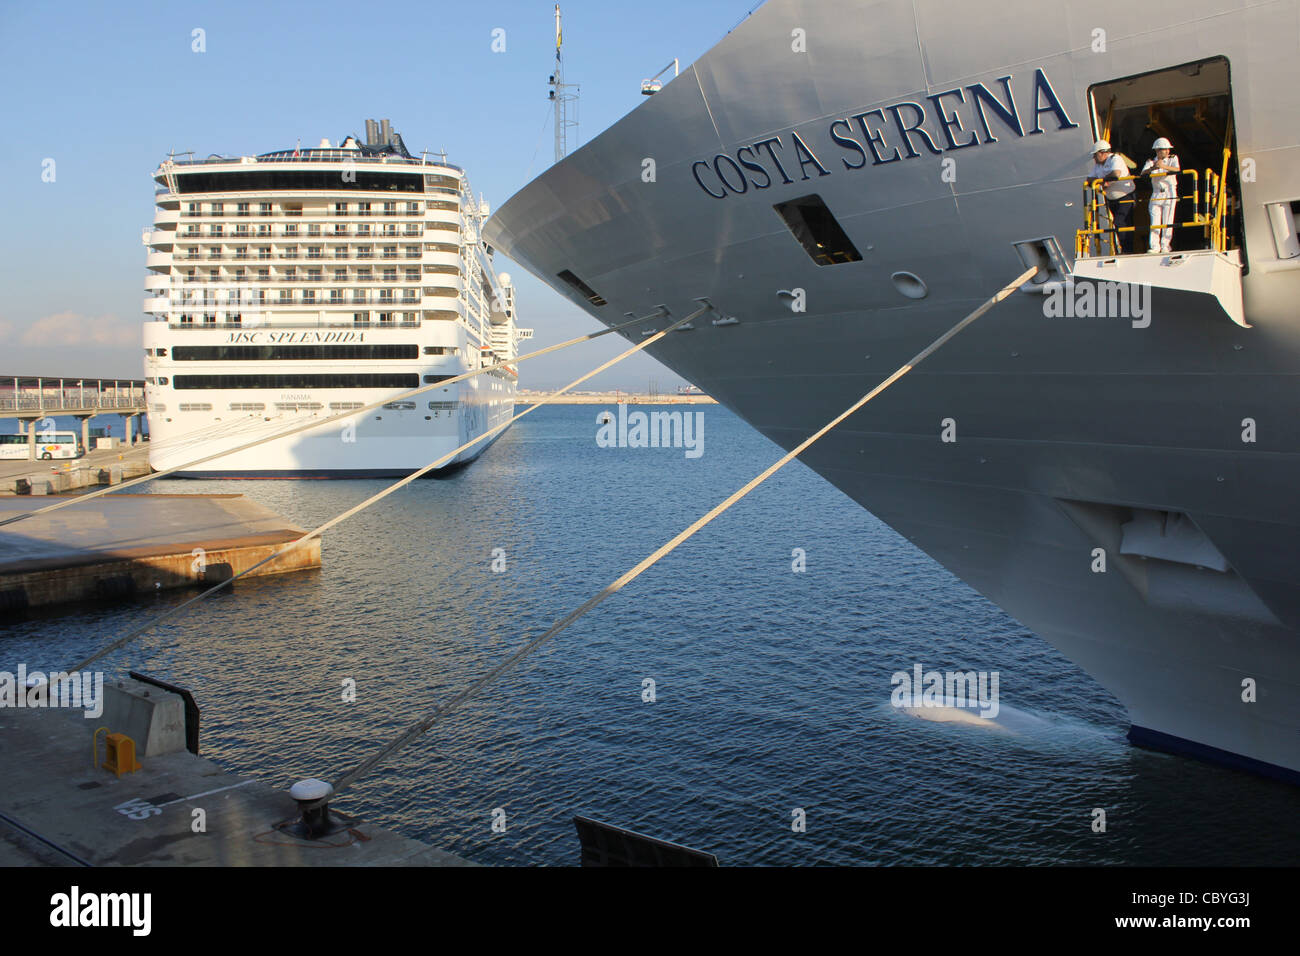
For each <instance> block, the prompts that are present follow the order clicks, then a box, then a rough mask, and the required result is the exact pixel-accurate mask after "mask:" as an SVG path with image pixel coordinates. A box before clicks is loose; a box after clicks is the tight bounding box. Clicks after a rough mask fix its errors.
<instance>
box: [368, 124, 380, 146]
mask: <svg viewBox="0 0 1300 956" xmlns="http://www.w3.org/2000/svg"><path fill="white" fill-rule="evenodd" d="M378 139H379V124H378V123H376V122H375V121H374V120H372V119H368V120H366V145H367V146H374V145H376V140H378Z"/></svg>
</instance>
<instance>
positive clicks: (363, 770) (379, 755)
mask: <svg viewBox="0 0 1300 956" xmlns="http://www.w3.org/2000/svg"><path fill="white" fill-rule="evenodd" d="M1037 272H1038V267H1037V266H1034V267H1032V268H1030V269H1028V270H1026V271H1025V272H1023V273H1022V274H1021V275H1020V276H1019V277H1017V278H1016V279H1014V280H1013V281H1011V282H1009V283H1008V284H1007V285H1005V286H1003V287H1002V288H1001V289H1000V290H998V292H997V294H996V295H994V296H993V297H992V298H991V299H989V300H988V301H986V302H985V303H984V304H983V305H981V306H980V307H979V308H977V309H976V310H975V311H974V312H972V313H970V314H969V315H967V316H966V317H965V318H964V319H962V320H961V321H960V322H958V323H957V324H956V325H954V326H953V327H952V328H950V329H949V330H948V331H947V332H945V333H944V334H943V335H941V336H939V337H938V338H937V339H935V340H934V341H933V342H931V343H930V344H929V345H927V346H926V347H925V348H924V349H922V350H921V351H920V352H917V353H916V355H914V356H913V357H912V358H911V359H909V360H908V361H907V363H906V364H904V365H902V366H900V367H899V369H898V370H897V371H896V372H894V374H893V375H890V376H889V378H887V379H885V380H884V381H883V382H881V383H880V384H879V385H877V386H876V387H875V388H873V389H872V390H871V391H869V392H867V394H866V395H863V396H862V397H861V398H860V399H858V400H857V401H856V402H854V403H853V404H852V405H850V406H849V407H848V408H846V409H845V410H844V411H843V412H841V413H840V414H838V415H836V416H835V417H834V418H832V419H831V420H830V421H829V422H827V423H826V424H825V425H823V426H822V427H821V428H819V429H817V431H815V432H813V433H812V434H811V435H809V436H808V437H807V438H805V439H804V440H803V441H802V442H800V443H799V444H798V445H796V446H795V447H794V448H792V449H791V450H790V451H788V452H786V454H784V455H783V456H781V458H780V459H778V460H777V461H776V463H775V464H772V465H770V466H769V467H768V468H767V469H766V470H764V471H763V472H762V473H760V474H759V475H758V476H757V477H755V478H753V479H751V480H750V481H749V483H748V484H746V485H745V486H744V487H742V488H740V489H739V490H738V491H735V492H733V493H732V494H731V496H730V497H728V498H727V499H726V500H725V501H722V502H721V503H719V504H717V505H715V506H714V507H713V508H712V509H711V510H710V511H709V512H708V513H707V514H705V515H704V516H703V517H701V518H699V519H697V520H696V521H695V522H694V523H693V524H692V525H691V526H690V527H688V528H686V530H684V531H682V532H680V533H679V534H678V535H677V536H676V537H674V538H673V539H672V540H670V541H668V542H667V543H666V544H664V545H661V546H660V547H659V548H658V549H657V550H656V551H654V552H653V553H652V554H651V555H650V556H649V557H647V558H645V559H644V560H643V561H641V563H640V564H638V565H637V566H636V567H634V568H632V569H631V570H630V571H627V572H625V573H624V574H623V575H622V576H620V577H619V578H617V579H616V580H614V581H612V582H610V584H608V585H606V587H605V589H604V590H602V591H601V592H600V593H598V594H596V595H595V596H593V597H591V598H588V599H587V601H586V602H585V603H584V604H582V605H581V606H580V607H578V608H576V609H575V610H573V611H570V612H569V613H568V614H566V615H565V616H564V617H562V618H560V619H559V620H558V621H556V622H555V623H554V624H552V625H551V626H550V627H549V628H547V630H546V631H545V633H543V634H541V635H540V636H538V637H535V638H533V639H532V640H531V641H528V642H527V643H525V644H524V645H522V646H521V647H519V648H518V649H517V650H516V651H515V652H514V653H512V654H511V655H510V656H509V657H506V658H505V659H503V660H501V661H499V662H498V663H497V664H496V665H495V666H494V667H493V668H492V669H491V670H489V671H488V672H487V673H486V674H484V675H483V676H482V677H480V678H479V679H478V680H476V681H475V682H474V683H473V684H471V685H470V686H469V687H467V688H465V689H464V690H462V691H460V692H459V693H457V694H455V695H453V696H452V697H451V698H450V699H449V700H447V701H446V702H445V703H443V704H441V705H439V706H438V707H436V708H435V709H434V710H433V711H431V712H430V713H429V714H428V715H427V716H425V717H423V718H422V719H420V720H419V721H417V722H416V723H415V724H413V725H412V726H411V727H410V728H409V729H407V730H406V731H405V732H403V733H402V734H401V736H399V737H397V738H396V739H394V740H392V741H390V742H389V743H387V744H385V745H384V746H383V747H381V748H380V749H379V750H378V751H377V752H376V753H375V754H374V755H372V756H370V757H368V758H367V759H366V760H364V761H362V762H361V763H360V764H358V765H357V766H356V767H355V768H353V769H352V770H350V771H348V772H347V773H345V774H343V776H341V777H339V778H338V779H337V780H335V781H334V783H333V787H334V795H337V794H339V793H342V792H343V790H344V789H345V788H347V787H349V786H351V785H352V784H353V783H355V782H356V781H357V779H359V778H360V777H363V776H365V775H366V774H367V773H369V772H370V771H371V770H373V769H374V768H375V767H377V766H379V764H381V763H383V762H384V761H385V760H386V759H388V758H389V757H390V756H392V755H393V754H395V753H396V752H397V751H399V750H401V749H402V748H403V747H405V746H406V745H407V744H409V743H411V742H412V741H413V740H416V739H418V738H419V737H421V736H423V735H424V734H425V733H426V732H427V731H428V730H429V729H430V728H431V727H433V725H434V724H436V723H437V722H438V721H439V720H440V719H441V718H442V717H443V715H445V714H448V713H450V712H451V711H453V710H455V709H456V708H457V707H459V706H460V705H461V704H463V703H465V702H466V701H467V700H470V699H471V698H472V697H474V696H475V695H477V694H478V693H479V691H481V690H483V688H485V687H487V686H488V685H489V684H491V683H492V682H493V681H494V680H496V679H497V678H498V677H500V676H501V675H502V674H504V673H505V672H506V671H508V670H510V668H512V667H514V666H515V665H516V664H518V663H519V662H520V661H522V660H523V659H524V658H525V657H527V656H528V655H529V654H531V653H532V652H533V651H535V650H537V648H539V647H541V646H542V645H543V644H545V643H546V642H547V641H548V640H550V639H551V638H552V637H554V636H555V635H556V634H558V633H560V632H561V631H562V630H564V629H565V628H566V627H568V626H569V625H570V624H572V623H573V622H574V621H576V620H577V619H578V618H580V617H582V616H583V615H584V614H586V613H587V612H588V611H590V610H591V609H592V608H594V607H595V606H596V605H598V604H600V603H601V602H602V601H604V600H605V598H607V597H609V596H610V595H611V594H616V593H617V592H619V591H621V590H622V589H623V587H624V586H625V585H627V584H628V583H629V582H631V581H633V580H635V579H636V578H638V577H639V576H640V575H641V574H642V572H644V571H646V570H647V569H649V568H650V567H652V566H653V565H654V564H656V563H657V562H658V561H659V560H660V559H661V558H663V557H664V556H666V555H668V554H670V553H671V552H672V551H674V550H675V549H676V548H677V546H678V545H680V544H681V543H682V542H684V541H686V540H687V539H688V538H690V537H692V536H693V535H694V534H695V533H696V532H697V531H699V530H700V529H701V528H703V527H704V526H705V525H707V524H708V523H709V522H711V521H712V520H713V519H714V518H716V517H718V515H720V514H722V513H723V512H724V511H726V510H727V509H728V508H730V507H731V506H732V505H734V504H735V503H736V502H738V501H739V500H740V499H741V498H744V497H745V496H746V495H748V494H749V493H750V492H751V491H753V490H754V489H755V488H757V487H758V486H759V485H761V484H762V483H763V482H765V481H767V479H768V478H770V477H772V476H773V475H774V474H776V473H777V472H778V471H780V470H781V469H782V468H784V467H785V466H786V465H788V464H789V463H790V462H791V461H793V460H794V459H795V458H797V457H798V456H799V455H801V454H802V453H803V452H804V451H806V450H807V449H808V448H809V446H811V445H812V444H813V443H814V442H816V441H817V440H818V439H820V438H822V436H824V435H825V434H826V433H827V432H829V431H830V430H831V429H833V428H834V427H835V426H836V425H838V424H840V422H842V421H844V420H845V419H846V418H848V417H849V416H850V415H852V414H853V413H854V412H856V411H858V409H860V408H862V406H864V405H866V404H867V403H868V402H869V401H871V400H872V399H873V398H875V397H876V396H877V395H879V394H880V393H881V392H883V391H884V390H885V389H887V388H889V386H891V385H893V384H894V383H895V382H897V381H898V380H899V379H900V378H902V377H903V376H904V375H906V374H907V373H908V372H910V371H912V369H914V368H916V366H917V365H919V364H921V362H923V361H925V360H926V359H927V358H929V357H930V356H931V355H933V354H934V353H935V352H936V351H938V350H939V349H940V348H942V347H943V346H944V345H945V344H946V343H947V342H948V340H949V339H951V338H952V337H953V336H954V335H956V334H957V333H958V332H960V331H961V330H962V329H964V328H966V326H968V325H970V324H971V323H972V322H974V321H975V320H976V319H978V318H979V317H980V316H982V315H983V314H984V313H985V312H987V311H989V309H991V308H993V306H995V305H997V304H998V303H999V302H1001V301H1002V300H1003V299H1005V298H1006V297H1007V296H1009V295H1011V294H1012V293H1013V292H1015V291H1016V289H1018V288H1020V286H1022V285H1024V283H1026V282H1028V281H1029V280H1030V278H1032V277H1033V276H1034V275H1035V274H1037Z"/></svg>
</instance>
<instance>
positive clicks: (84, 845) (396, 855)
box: [0, 662, 473, 866]
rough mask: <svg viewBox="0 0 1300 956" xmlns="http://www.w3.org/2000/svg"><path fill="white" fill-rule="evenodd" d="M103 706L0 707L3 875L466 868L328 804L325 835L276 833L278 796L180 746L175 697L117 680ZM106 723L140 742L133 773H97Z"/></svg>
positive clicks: (285, 799)
mask: <svg viewBox="0 0 1300 956" xmlns="http://www.w3.org/2000/svg"><path fill="white" fill-rule="evenodd" d="M4 666H6V667H12V666H14V665H13V664H12V662H7V663H6V664H5V665H4ZM2 680H3V675H0V681H2ZM3 700H4V697H3V695H2V694H0V701H3ZM102 702H103V711H102V713H101V714H100V715H99V716H98V717H95V718H93V719H88V718H87V717H86V716H84V713H83V711H82V710H80V709H75V708H71V707H41V708H30V707H23V708H17V707H14V706H13V701H12V700H10V701H8V702H7V703H3V704H2V705H0V779H2V780H4V782H5V783H4V787H3V788H0V866H86V865H90V866H470V865H473V864H470V863H469V862H468V861H466V860H464V859H462V858H460V857H457V856H455V855H453V854H451V853H447V852H444V851H442V850H438V849H435V848H433V847H430V846H427V845H425V844H423V843H419V842H417V841H415V840H410V839H407V838H406V837H403V836H399V835H397V834H395V833H391V832H389V831H387V830H383V829H381V828H379V827H376V826H372V825H370V824H368V823H365V822H359V821H354V820H350V819H348V818H346V817H342V818H340V817H339V816H338V815H337V812H336V811H337V809H338V808H335V807H333V806H331V813H332V814H333V817H332V819H333V823H334V826H333V827H332V828H331V829H330V831H329V832H326V833H318V834H317V835H316V836H315V837H308V836H305V835H302V834H301V833H296V832H294V830H293V829H292V828H291V827H288V826H284V825H285V824H291V823H293V822H294V821H296V820H298V819H299V817H300V812H299V807H298V805H297V804H296V803H295V802H294V801H293V800H292V799H291V798H290V797H289V795H288V793H287V792H284V791H277V790H274V789H272V788H271V787H270V786H268V785H266V784H264V783H261V782H259V781H257V780H255V779H252V778H249V777H241V776H238V775H235V774H232V773H228V772H227V771H225V770H223V769H222V768H221V767H219V766H217V765H216V764H214V763H212V761H210V760H206V759H204V758H203V757H200V756H198V755H196V754H194V753H191V752H190V751H189V750H187V749H186V747H187V730H189V729H190V728H187V721H188V720H189V719H190V716H189V715H187V714H186V712H185V708H184V702H183V699H182V698H181V697H180V696H179V695H177V694H174V693H169V692H168V691H166V690H163V689H160V688H159V687H157V686H153V685H149V684H144V683H140V682H138V681H134V680H130V679H125V680H123V681H121V682H117V681H113V682H112V683H106V685H105V686H104V688H103V694H102ZM197 719H198V718H197V714H195V715H193V721H194V723H195V725H197ZM105 726H106V727H107V728H108V730H109V731H112V732H115V733H125V734H127V735H128V736H131V737H132V739H133V740H137V741H138V744H139V746H140V747H141V750H142V751H143V752H142V755H141V756H140V758H139V762H140V764H141V765H142V766H141V769H139V770H137V771H135V772H133V773H125V774H122V775H121V776H118V775H116V774H114V773H112V772H110V771H108V770H105V769H103V768H102V763H103V761H104V758H105V756H106V747H105V743H104V739H105V734H104V733H100V734H99V735H98V741H99V744H98V748H97V751H96V754H97V756H96V758H95V761H94V762H93V763H92V738H93V737H95V731H96V730H97V729H98V728H100V727H105ZM192 730H193V739H194V740H195V742H196V746H197V736H198V728H197V726H194V727H193V728H192ZM96 764H99V766H97V765H96ZM341 809H342V810H343V812H344V813H346V806H343V807H342V808H341ZM277 824H281V825H282V826H277Z"/></svg>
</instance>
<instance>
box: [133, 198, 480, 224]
mask: <svg viewBox="0 0 1300 956" xmlns="http://www.w3.org/2000/svg"><path fill="white" fill-rule="evenodd" d="M231 205H232V204H230V203H226V207H230V206H231ZM420 206H421V208H419V209H416V210H409V209H406V208H405V207H404V206H403V207H402V208H398V209H396V210H393V211H391V212H390V211H388V210H386V209H374V208H371V209H360V208H352V207H349V208H348V209H347V210H346V211H344V212H339V211H337V210H335V209H334V207H333V205H328V206H324V207H313V208H309V209H299V210H293V209H271V210H270V211H263V210H262V209H261V208H255V209H249V210H247V211H244V212H241V211H239V210H238V209H233V208H223V209H222V210H221V211H220V212H214V211H213V210H211V209H205V210H200V211H199V212H197V213H196V212H190V210H189V206H188V203H185V204H180V205H178V207H177V208H175V209H172V208H169V207H167V206H159V207H157V208H156V209H155V210H154V222H157V223H160V224H161V223H162V222H164V221H165V222H169V223H171V222H179V221H180V220H181V219H184V220H187V221H189V220H193V219H217V220H221V221H238V220H244V219H253V220H263V219H295V220H297V219H410V218H413V217H414V218H419V217H423V216H427V215H429V214H430V213H455V214H456V215H459V214H460V203H459V201H456V200H450V199H432V200H429V201H428V202H427V203H421V204H420Z"/></svg>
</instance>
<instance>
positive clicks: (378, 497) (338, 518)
mask: <svg viewBox="0 0 1300 956" xmlns="http://www.w3.org/2000/svg"><path fill="white" fill-rule="evenodd" d="M712 310H713V306H711V305H706V306H704V307H703V308H701V309H698V310H696V311H695V312H692V313H691V314H690V315H688V316H686V317H685V318H681V319H678V320H677V321H676V322H673V323H672V324H670V325H668V326H667V327H666V328H664V329H663V330H662V331H660V332H656V333H655V334H654V335H652V336H649V337H647V338H644V339H642V340H641V341H640V342H639V343H637V344H636V345H634V346H632V347H631V348H629V349H627V350H626V351H624V352H622V353H620V354H619V355H616V356H615V357H614V358H612V359H610V360H609V361H607V362H604V363H602V364H601V365H598V366H596V368H594V369H592V370H591V371H590V372H587V373H585V374H584V375H581V376H579V377H578V378H575V379H574V380H573V381H572V382H570V383H569V384H568V385H565V386H564V387H563V388H561V389H558V390H557V391H554V392H551V393H549V394H547V395H543V396H542V397H541V398H540V399H538V400H537V402H536V403H535V404H533V405H530V406H529V407H528V408H526V409H524V410H523V411H522V412H519V413H518V414H516V415H514V416H513V417H511V418H510V419H508V420H507V421H504V422H502V423H501V424H499V425H494V426H493V427H492V428H489V429H488V430H487V431H485V432H484V433H483V434H481V435H479V436H478V437H477V438H474V439H472V440H471V441H468V442H466V443H465V444H463V445H461V446H460V447H459V448H456V449H454V450H453V451H449V452H447V453H446V454H445V455H443V456H442V457H441V458H438V459H437V460H436V461H433V462H430V463H429V464H427V465H425V466H424V467H423V468H420V469H418V470H416V471H413V472H411V473H410V474H409V475H407V476H406V477H404V478H401V479H399V480H398V481H395V482H393V483H392V484H391V485H389V486H388V487H387V488H385V489H384V490H383V491H380V492H378V493H377V494H374V495H371V496H370V497H369V498H367V499H366V500H365V501H362V502H360V503H359V504H356V505H353V506H352V507H351V508H349V509H348V510H347V511H344V512H342V513H340V514H337V515H335V516H334V517H333V518H331V519H330V520H329V521H326V522H325V523H324V524H322V525H320V526H318V527H316V528H313V529H312V530H311V531H308V532H307V533H306V534H304V535H303V536H302V537H300V538H296V539H295V540H293V541H290V542H289V543H288V544H286V545H285V546H284V547H282V548H280V549H279V550H278V551H275V552H274V553H272V554H270V555H267V556H266V557H265V558H263V559H262V560H260V561H258V562H257V563H256V564H253V565H250V566H249V567H247V568H245V569H244V570H242V571H240V572H239V573H238V574H236V575H232V576H231V577H228V578H226V579H225V580H223V581H221V582H219V583H217V584H214V585H213V586H212V587H210V588H208V589H207V590H206V591H200V592H199V593H198V594H196V595H195V596H194V597H192V598H190V599H189V600H188V601H183V602H181V603H180V604H178V605H176V606H175V607H173V608H170V609H169V610H167V611H164V612H163V613H162V614H160V615H158V616H157V617H155V618H153V619H152V620H150V621H147V622H146V623H145V624H143V625H141V626H140V627H137V628H136V629H135V630H133V631H130V632H128V633H127V634H125V635H123V636H122V637H120V638H118V639H117V640H116V641H114V642H113V643H112V644H109V645H108V646H106V647H104V648H101V649H100V650H98V651H96V652H95V653H94V654H92V655H90V656H89V657H87V658H86V659H85V660H83V661H82V662H81V663H79V664H76V665H74V666H73V667H71V668H69V673H76V672H77V671H83V670H85V669H86V668H87V667H89V666H90V665H91V664H93V663H95V661H97V660H99V659H100V658H102V657H104V656H105V655H107V654H111V653H112V652H113V651H116V650H119V649H120V648H123V647H125V646H126V645H127V644H129V643H130V642H131V641H133V640H135V639H136V638H137V637H140V636H141V635H142V634H147V633H148V632H149V631H151V630H153V629H154V628H155V627H157V626H158V625H159V624H162V623H163V622H164V621H167V620H170V619H171V618H173V617H175V616H177V615H178V614H180V613H181V612H182V611H184V610H185V609H186V608H188V607H190V606H191V605H193V604H197V603H198V602H199V601H202V600H203V599H204V598H206V597H208V596H209V595H211V594H215V593H217V592H218V591H220V590H221V589H222V588H226V587H229V586H230V585H232V584H234V583H235V582H236V581H238V580H239V579H240V578H242V577H244V575H246V574H251V573H252V572H253V571H256V570H257V569H258V568H260V567H262V566H263V565H264V564H268V563H269V562H271V561H274V560H275V559H276V558H279V557H282V556H283V555H285V554H287V553H288V552H290V551H292V550H293V549H294V548H297V547H298V546H299V545H301V544H303V543H304V542H307V541H310V540H312V539H313V538H318V537H320V536H321V535H322V534H324V533H325V532H326V531H328V530H329V529H330V528H333V527H334V526H335V525H337V524H340V523H342V522H344V521H346V520H347V519H348V518H351V517H352V516H353V515H355V514H358V513H359V512H362V511H364V510H365V509H366V508H369V507H370V506H371V505H373V504H375V503H376V502H379V501H382V500H383V499H384V498H387V497H388V496H389V495H391V494H392V493H393V492H395V491H397V490H399V489H401V488H404V487H406V486H407V485H409V484H410V483H411V482H413V481H415V480H416V479H417V478H419V477H420V476H422V475H425V474H428V473H429V472H430V471H433V470H434V469H435V468H440V467H441V466H442V465H444V464H446V463H447V462H449V461H451V460H452V459H454V458H455V457H456V456H457V455H459V454H460V453H461V452H463V451H466V450H468V449H470V448H473V447H474V446H475V445H477V444H478V443H479V442H482V441H486V440H487V439H489V438H491V437H492V436H493V435H497V434H499V433H500V432H502V431H504V430H505V429H506V428H508V427H509V426H510V425H512V424H513V423H514V422H517V421H518V420H519V419H521V418H523V417H524V416H525V415H528V414H530V413H531V412H534V411H536V410H537V409H539V408H541V407H542V406H543V405H545V404H547V403H548V402H551V401H553V400H554V399H556V398H559V397H560V396H561V395H563V394H564V393H565V392H567V391H569V390H570V389H572V388H576V387H577V386H579V385H581V384H582V383H583V382H585V381H587V380H588V379H590V378H592V377H594V376H596V375H599V374H600V373H601V372H603V371H605V370H606V369H608V368H610V367H611V366H613V365H617V364H618V363H619V362H621V361H623V360H624V359H625V358H628V357H629V356H631V355H635V354H636V353H637V352H640V351H641V350H642V349H644V348H646V347H647V346H649V345H653V344H654V343H655V342H657V341H659V340H660V339H661V338H663V337H664V336H665V335H667V334H668V333H669V332H671V331H673V330H674V329H676V328H677V327H678V326H680V325H685V324H686V323H687V322H690V321H691V320H692V319H698V318H699V317H700V316H702V315H704V314H706V313H708V312H711V311H712ZM637 321H639V322H645V321H646V319H638V320H637Z"/></svg>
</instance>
